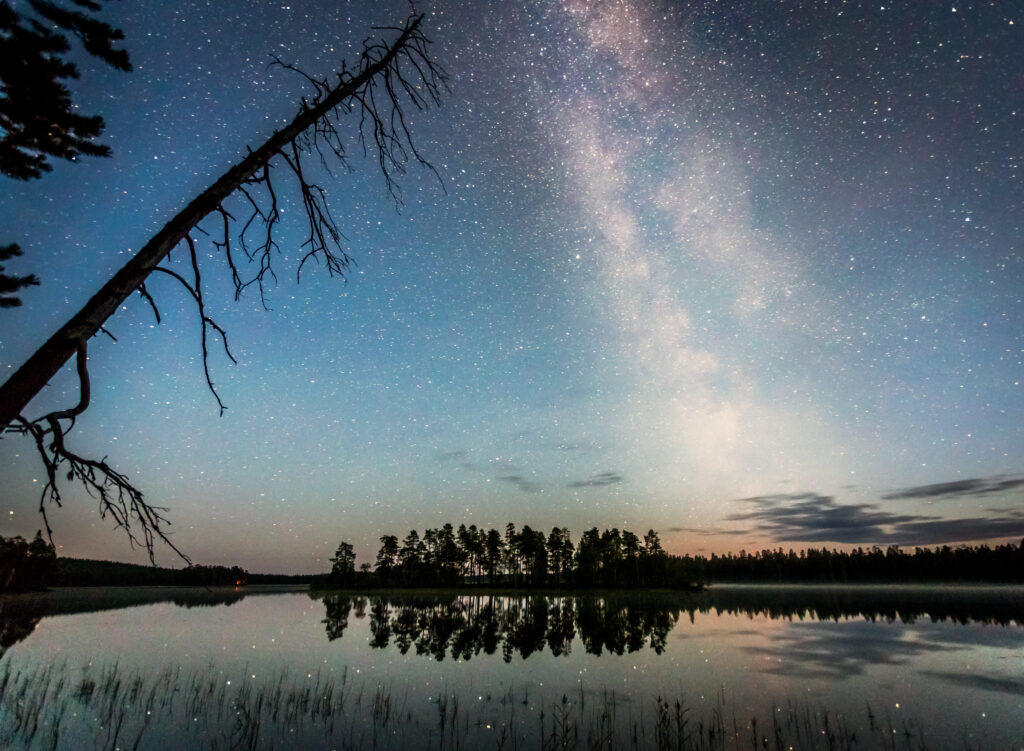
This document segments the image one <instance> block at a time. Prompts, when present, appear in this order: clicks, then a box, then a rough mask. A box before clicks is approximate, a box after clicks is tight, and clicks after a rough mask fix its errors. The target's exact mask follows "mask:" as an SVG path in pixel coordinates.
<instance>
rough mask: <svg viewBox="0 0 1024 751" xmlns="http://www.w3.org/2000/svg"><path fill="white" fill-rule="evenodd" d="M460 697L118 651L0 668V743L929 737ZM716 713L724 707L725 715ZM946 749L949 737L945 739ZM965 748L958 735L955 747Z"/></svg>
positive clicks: (604, 704) (874, 726)
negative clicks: (147, 667) (72, 662)
mask: <svg viewBox="0 0 1024 751" xmlns="http://www.w3.org/2000/svg"><path fill="white" fill-rule="evenodd" d="M480 699H481V700H480V701H479V702H467V701H465V697H460V696H459V695H458V694H457V693H455V692H446V693H443V694H441V695H439V696H436V697H434V698H433V700H432V702H431V704H432V705H433V707H432V709H430V708H429V707H425V706H423V702H418V701H412V700H410V695H409V692H408V689H406V690H405V691H401V690H396V688H395V687H394V686H389V685H384V684H368V683H358V682H353V681H352V680H351V679H350V677H349V674H348V672H347V671H344V672H342V673H341V674H340V676H337V677H335V676H330V675H328V676H324V675H322V674H320V673H317V674H315V675H304V676H292V675H289V674H288V673H287V672H284V671H282V672H280V673H278V674H276V675H274V676H271V677H266V678H261V679H259V680H256V679H254V678H252V677H249V678H247V679H245V680H242V681H240V682H229V681H226V680H225V679H224V678H223V677H222V675H221V674H220V673H218V671H217V670H216V669H215V668H214V666H212V665H211V666H210V667H209V670H208V671H205V672H198V671H197V672H191V673H187V672H183V671H182V670H181V669H180V668H176V667H167V668H165V669H163V670H161V671H159V672H157V673H154V674H151V675H150V674H146V675H143V674H140V673H137V672H132V671H128V670H125V669H124V668H122V667H121V666H119V665H118V664H117V663H114V664H112V665H108V666H105V667H100V668H99V669H97V668H94V667H89V668H85V669H79V670H77V671H74V670H71V669H69V667H68V666H67V665H66V664H63V663H56V664H52V665H46V666H40V667H34V668H18V667H12V666H11V663H9V662H8V663H5V664H4V665H2V666H0V748H5V749H7V748H9V749H26V750H27V751H33V750H34V749H76V750H77V749H83V750H88V749H107V748H121V749H132V750H133V751H144V750H145V749H157V750H158V751H163V750H164V749H167V748H190V749H211V750H213V749H216V750H220V749H232V750H238V751H241V750H243V749H245V750H248V751H256V750H258V749H290V748H337V749H381V750H382V751H383V750H385V749H431V750H438V751H446V750H452V751H454V750H456V749H488V748H494V749H515V750H519V749H540V750H541V751H549V750H550V751H555V750H558V751H564V750H566V749H578V750H580V751H582V750H586V749H607V748H616V749H619V748H624V749H625V748H635V749H649V748H651V749H659V750H662V749H663V750H665V751H669V750H672V751H717V750H719V749H721V750H723V751H725V750H735V751H739V750H740V749H743V750H746V749H759V750H761V751H763V750H764V749H774V750H776V751H781V750H782V749H790V748H793V749H812V750H814V749H829V750H830V751H853V750H854V749H864V748H878V749H883V748H884V749H891V750H892V751H897V750H900V751H921V750H923V749H926V748H928V746H927V744H926V743H925V739H924V735H923V732H922V729H921V727H920V726H918V725H916V724H915V723H912V722H910V721H906V722H901V723H899V724H898V725H897V724H896V723H894V722H893V720H892V718H891V717H888V716H887V717H884V718H882V717H879V716H878V714H877V713H875V712H874V711H873V710H872V709H871V707H870V706H868V707H865V710H864V713H863V714H862V715H859V716H857V717H850V716H845V715H842V714H837V713H835V712H833V711H830V710H829V709H828V708H827V707H822V706H816V705H813V704H811V703H809V702H804V701H794V700H790V701H787V702H784V703H781V704H770V705H769V712H768V716H767V717H765V716H762V717H756V716H753V717H750V718H749V719H748V720H746V721H744V720H742V719H738V715H737V711H738V710H737V708H735V707H733V706H730V705H729V704H728V703H727V702H726V700H725V697H724V695H723V694H720V695H719V696H718V697H717V699H716V702H715V703H714V704H713V705H712V706H710V707H709V708H705V709H703V710H698V709H697V708H695V707H693V706H689V705H687V703H686V701H685V700H684V697H681V696H680V697H662V696H659V697H657V699H656V700H655V701H654V702H653V706H634V704H633V702H631V701H623V697H620V696H617V695H616V694H615V692H614V691H604V692H601V693H599V694H594V693H589V694H588V693H587V692H585V691H584V690H583V688H582V687H580V690H579V692H578V693H573V694H572V695H571V696H570V695H569V694H562V695H561V696H557V697H552V698H545V697H542V696H531V694H530V693H529V691H528V690H527V689H526V688H525V687H524V688H523V689H522V690H521V691H520V690H516V691H513V690H512V689H509V690H508V692H507V693H506V694H505V695H503V696H499V697H492V696H490V695H487V696H486V697H480ZM726 718H731V721H727V720H726ZM942 747H943V748H948V747H949V742H948V739H947V740H946V741H945V742H944V743H943V744H942ZM970 747H971V746H970V745H969V744H968V743H967V741H966V740H965V741H964V742H963V748H970Z"/></svg>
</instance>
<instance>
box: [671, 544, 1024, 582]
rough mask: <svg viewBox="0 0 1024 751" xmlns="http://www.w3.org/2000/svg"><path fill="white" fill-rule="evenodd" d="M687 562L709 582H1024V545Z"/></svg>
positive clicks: (768, 553) (770, 554)
mask: <svg viewBox="0 0 1024 751" xmlns="http://www.w3.org/2000/svg"><path fill="white" fill-rule="evenodd" d="M685 559H686V560H687V565H688V566H689V567H690V569H691V570H693V571H694V572H696V575H697V576H698V578H699V579H700V580H701V581H705V582H762V583H770V582H840V583H842V582H853V583H856V582H882V583H886V582H887V583H899V582H949V581H973V582H1024V540H1021V543H1020V545H1014V544H1013V543H1006V544H1003V545H996V546H994V547H989V546H988V545H960V546H957V547H952V546H950V545H942V546H941V547H934V548H928V547H915V548H914V549H913V551H910V550H906V549H904V548H901V547H900V546H898V545H890V546H888V547H887V548H884V549H883V548H881V547H879V546H877V545H876V546H873V547H871V548H867V549H865V548H863V547H857V548H854V549H852V550H829V549H827V548H820V549H819V548H809V549H807V550H801V551H800V552H799V553H798V552H796V551H794V550H792V549H790V550H789V551H786V552H783V550H782V548H777V549H775V550H769V549H765V550H761V551H759V552H754V553H747V552H746V551H745V550H741V551H740V552H739V554H732V553H729V554H726V555H722V556H719V555H714V554H712V555H711V556H710V557H705V556H693V557H691V556H685Z"/></svg>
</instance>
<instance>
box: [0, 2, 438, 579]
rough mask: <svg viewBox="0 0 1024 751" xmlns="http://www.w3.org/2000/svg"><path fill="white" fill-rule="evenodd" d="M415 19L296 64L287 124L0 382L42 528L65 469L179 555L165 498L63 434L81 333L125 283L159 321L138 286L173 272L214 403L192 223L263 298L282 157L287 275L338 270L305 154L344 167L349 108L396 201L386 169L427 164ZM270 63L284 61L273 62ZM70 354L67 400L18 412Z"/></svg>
mask: <svg viewBox="0 0 1024 751" xmlns="http://www.w3.org/2000/svg"><path fill="white" fill-rule="evenodd" d="M422 22H423V17H422V16H412V17H410V18H409V19H408V20H407V21H406V23H405V24H404V25H403V26H401V27H383V28H382V29H378V31H382V32H383V33H385V34H390V35H393V38H392V40H391V41H387V40H368V41H367V42H366V44H365V45H364V49H363V52H362V54H361V57H360V59H359V63H358V66H357V67H356V68H355V69H354V70H350V69H349V68H348V67H347V66H346V65H345V64H343V65H342V68H341V70H340V71H338V72H337V73H336V80H334V81H329V80H325V79H324V80H322V79H315V78H312V77H310V76H308V75H306V74H305V73H302V74H301V75H302V76H303V77H304V78H305V80H306V81H307V83H308V84H309V85H310V86H312V88H313V92H314V94H313V96H312V98H311V99H310V100H308V101H307V100H306V99H305V98H304V99H303V100H302V105H301V108H300V110H299V112H298V114H297V115H296V116H295V118H294V119H293V120H292V121H291V123H290V124H289V125H288V126H287V127H285V128H283V129H281V130H279V131H277V132H275V133H274V134H273V135H272V136H270V138H268V139H267V140H266V142H265V143H264V144H263V145H262V146H260V147H259V148H258V149H256V150H255V151H253V150H250V151H249V154H248V155H247V156H246V157H245V158H244V159H242V161H240V162H239V163H238V164H236V165H234V166H233V167H231V169H229V170H228V171H227V172H225V173H224V174H223V175H222V176H221V177H220V178H219V179H218V180H217V181H216V182H214V183H213V185H211V186H210V187H209V188H207V189H206V190H205V191H203V192H202V193H201V194H200V195H199V196H197V197H196V198H195V199H194V200H193V201H192V202H191V203H189V204H188V206H186V207H185V208H184V209H183V210H182V211H181V212H180V213H178V215H177V216H175V217H174V218H173V219H171V221H169V222H168V223H167V224H166V225H165V226H164V227H163V229H161V230H160V231H159V232H157V233H156V235H154V236H153V238H152V239H150V240H149V242H147V243H146V244H145V245H144V246H143V247H142V249H141V250H139V252H138V253H136V254H135V256H134V257H133V258H132V259H131V260H130V261H128V263H126V264H125V265H124V267H123V268H122V269H121V270H120V271H118V272H117V273H116V274H115V275H114V277H113V278H112V279H111V280H110V281H109V282H107V283H106V284H105V285H104V286H103V287H102V289H100V291H99V292H97V293H96V294H95V295H93V297H92V299H90V300H89V302H88V303H86V305H85V307H83V308H82V309H81V310H80V311H79V312H78V313H77V314H76V315H75V316H74V317H72V318H71V320H69V321H68V322H67V323H65V324H64V325H63V326H62V327H61V328H60V329H59V330H58V331H57V333H55V334H54V335H53V336H51V337H50V338H49V339H48V340H47V341H46V343H45V344H43V346H42V347H40V348H39V349H38V350H37V351H36V353H35V354H34V355H32V356H31V357H30V358H29V359H28V361H27V362H26V363H25V364H24V365H22V366H21V368H19V369H18V370H17V371H16V372H15V373H14V375H12V376H11V377H10V379H8V381H7V382H6V383H5V384H3V386H0V432H8V433H20V434H27V435H29V436H31V438H32V439H33V440H34V441H35V445H36V448H37V449H38V453H39V455H40V456H41V458H42V461H43V464H44V466H45V469H46V483H45V486H44V488H43V491H42V495H41V497H40V501H39V510H40V512H41V514H42V516H43V520H44V523H45V526H46V531H47V534H48V535H51V536H52V530H51V528H50V524H49V520H48V518H47V508H48V506H49V504H51V503H52V504H56V505H57V506H60V504H61V492H60V488H59V486H58V479H59V476H60V475H65V477H66V479H67V480H68V481H73V480H78V481H80V482H81V483H82V484H83V485H84V486H85V489H86V490H87V491H88V492H89V494H90V495H91V496H93V497H95V498H97V499H98V500H99V509H100V514H101V516H104V517H106V516H107V515H109V516H110V517H111V518H112V519H113V521H114V523H115V524H116V525H117V526H118V527H120V528H122V529H124V531H125V532H126V533H127V535H128V538H129V540H130V542H131V543H132V545H140V546H143V547H145V548H146V550H147V551H148V553H149V556H150V560H153V553H154V544H155V543H156V542H157V541H162V542H164V543H165V544H167V545H168V546H169V547H170V548H171V549H172V550H174V551H175V552H177V553H178V555H180V556H181V557H182V558H184V559H185V560H186V561H188V557H187V556H186V555H185V554H184V553H182V551H180V550H179V549H178V548H177V547H176V546H175V545H174V543H173V542H172V541H171V540H170V538H169V537H168V531H167V526H168V525H169V522H168V520H167V518H166V516H165V512H166V509H165V508H162V507H159V506H154V505H151V504H150V503H149V502H147V501H146V500H145V499H144V497H143V494H142V493H141V492H140V491H139V490H138V489H137V488H136V487H135V486H134V485H133V484H132V483H131V482H130V481H129V479H128V478H127V477H126V476H124V475H123V474H121V473H119V472H118V471H117V470H115V469H114V468H113V467H112V466H111V465H110V464H108V463H107V461H106V459H100V460H98V459H92V458H88V457H85V456H81V455H80V454H77V453H75V452H74V451H72V450H71V449H70V448H69V447H68V445H67V442H66V440H65V438H66V436H67V434H68V431H69V430H71V428H72V427H73V426H74V424H75V420H76V419H77V418H78V416H79V415H81V414H82V413H83V412H84V411H85V410H86V408H87V407H88V406H89V390H90V384H89V371H88V357H87V354H86V346H87V343H88V341H89V339H90V338H91V337H93V336H94V335H96V334H97V333H99V332H104V333H109V332H107V331H106V329H105V328H104V324H105V322H106V321H107V319H108V318H109V317H110V316H111V315H113V313H114V312H115V311H116V310H117V308H118V306H119V305H121V303H122V302H124V301H125V300H126V299H127V298H128V297H129V296H130V295H131V294H132V293H134V292H138V293H139V294H140V295H141V296H142V297H143V298H144V299H145V300H146V301H147V303H148V304H149V305H150V306H151V307H152V309H153V313H154V315H155V316H156V319H157V321H158V322H159V320H160V313H159V310H158V308H157V305H156V302H155V300H154V299H153V298H152V297H151V296H150V294H149V292H148V291H147V289H146V280H147V278H148V277H149V275H150V274H151V273H153V272H160V273H162V274H165V275H168V276H170V277H172V278H174V279H175V280H177V281H178V282H179V283H180V284H181V285H182V286H183V287H184V288H185V289H186V290H187V292H188V295H189V296H190V297H191V298H192V300H193V302H194V303H195V306H196V311H197V314H198V317H199V320H200V324H201V332H202V336H201V347H202V354H203V370H204V374H205V376H206V384H207V387H208V388H209V390H210V391H211V392H212V394H213V396H214V398H215V399H216V401H217V404H218V406H219V408H220V410H221V412H222V413H223V411H224V404H223V402H222V401H221V399H220V396H219V395H218V394H217V391H216V389H215V388H214V385H213V380H212V378H211V377H210V370H209V363H208V356H209V340H210V337H211V336H213V337H216V338H219V340H220V345H221V346H222V347H223V349H224V351H225V353H226V354H227V356H228V357H229V358H230V359H231V360H232V361H234V358H233V357H232V356H231V352H230V349H229V348H228V343H227V334H226V332H225V331H224V330H223V329H222V328H221V327H220V326H219V325H218V324H217V323H216V322H215V321H214V320H213V318H211V317H210V315H209V313H208V311H207V307H206V301H205V299H204V297H203V289H202V277H201V274H200V268H199V261H198V255H197V251H196V240H195V238H194V237H193V232H194V231H199V232H202V233H203V234H208V233H207V232H206V231H205V230H203V229H201V228H200V227H199V224H200V222H202V221H203V220H204V219H206V218H207V217H210V216H211V215H213V217H214V218H215V220H216V222H217V227H218V229H217V230H216V231H215V233H214V237H215V238H216V239H214V240H213V244H214V246H215V247H216V248H217V250H218V251H219V252H220V255H221V256H222V257H223V260H224V262H225V263H226V266H227V269H228V271H229V273H230V274H231V278H232V280H233V281H234V287H235V298H236V299H238V297H239V296H240V295H241V294H242V292H243V291H245V289H246V288H248V287H250V286H255V287H256V288H257V289H258V290H259V294H260V296H261V300H262V299H263V293H264V285H265V283H266V282H267V281H268V275H269V278H270V279H273V278H276V277H275V276H274V268H273V259H274V255H275V253H276V251H277V250H278V246H277V241H276V237H277V233H276V231H277V229H278V222H279V221H280V212H279V208H278V195H279V194H278V190H279V188H278V187H277V184H278V177H276V176H275V172H274V170H275V169H278V168H282V167H283V168H284V172H285V174H286V175H287V174H289V173H290V175H291V176H292V177H293V178H294V179H295V183H296V185H297V190H298V197H299V203H300V204H301V205H302V207H303V209H304V210H305V224H306V227H307V230H308V234H307V236H306V239H305V242H304V243H303V245H302V250H303V251H304V253H303V256H302V260H301V261H300V263H299V266H298V269H297V271H296V274H297V275H298V274H299V273H301V270H302V268H303V267H304V266H305V264H306V263H307V262H311V261H312V262H316V263H318V264H319V265H321V266H323V267H325V268H326V269H327V272H328V273H329V274H331V275H334V274H340V275H342V276H344V274H345V272H346V270H347V269H348V267H349V265H350V263H351V260H352V259H351V258H350V256H349V255H348V253H347V252H346V250H345V247H344V246H343V244H342V235H341V233H340V231H339V228H338V225H337V223H336V222H335V220H334V218H333V217H332V216H331V212H330V209H329V207H328V204H327V200H326V193H325V191H324V189H323V188H322V187H320V186H319V185H317V184H315V183H313V182H311V181H310V179H309V177H308V171H307V166H306V161H305V160H308V159H309V158H311V157H315V158H317V159H319V160H320V162H321V163H322V164H323V165H326V164H327V160H328V159H332V158H333V159H336V160H339V161H340V162H341V164H342V165H345V166H346V167H347V162H346V149H345V146H344V141H343V138H342V135H341V131H340V127H341V124H342V122H341V121H342V118H343V117H345V116H347V115H350V116H352V117H354V118H358V127H359V143H360V145H361V146H362V149H363V151H364V153H365V154H373V155H374V156H375V158H376V161H377V165H378V167H379V169H380V171H381V173H382V174H383V177H384V181H385V186H386V189H387V191H388V193H389V194H390V196H391V197H392V198H393V199H394V201H395V202H396V203H400V202H401V195H400V192H399V186H398V183H397V182H396V180H397V179H398V178H399V177H400V176H401V175H402V174H403V172H404V170H405V167H406V165H407V164H409V163H410V162H413V161H414V162H418V163H419V164H421V165H423V166H424V167H426V168H427V169H429V170H431V171H434V170H433V167H432V166H431V165H430V164H429V163H428V162H427V161H426V160H425V159H424V158H423V157H422V156H421V155H420V153H419V152H418V151H417V150H416V146H415V145H414V143H413V139H412V134H411V132H410V130H409V126H408V122H407V120H406V116H405V112H404V110H403V108H408V107H410V106H411V107H413V108H416V109H419V110H423V109H426V108H427V107H428V106H430V105H431V104H437V103H438V102H439V101H440V96H441V94H442V93H443V91H444V90H445V89H446V87H447V79H446V76H445V73H444V70H443V69H442V68H441V67H440V66H439V65H438V64H437V63H436V62H434V61H433V60H432V58H431V57H430V55H429V54H428V51H429V50H428V47H429V44H430V42H429V40H428V39H427V37H426V36H425V35H424V33H423V31H422V28H421V25H422ZM276 64H278V65H282V66H283V67H286V68H289V69H291V70H294V68H291V66H288V65H284V64H283V63H280V61H276ZM434 174H435V175H436V174H437V173H436V171H434ZM231 196H237V197H240V198H241V199H242V204H243V205H244V206H246V207H247V208H246V211H247V215H241V216H239V217H238V218H236V217H235V216H234V215H232V213H230V212H229V210H228V209H227V208H226V207H225V202H226V201H227V199H228V198H229V197H231ZM181 246H184V248H185V249H186V250H187V252H188V255H189V259H190V261H191V264H190V266H191V274H190V276H191V278H186V276H184V275H182V274H180V273H178V272H177V271H175V270H173V269H171V268H168V267H166V266H162V265H160V264H161V262H163V261H164V259H166V258H167V257H168V255H169V254H170V253H171V251H172V250H174V249H175V248H178V247H181ZM248 269H254V270H253V271H251V275H249V276H246V275H245V274H244V272H245V271H246V270H248ZM72 357H74V358H75V362H76V369H77V374H78V381H79V384H80V396H79V401H78V404H77V405H75V406H74V407H71V408H69V409H64V410H57V411H51V412H49V413H47V414H44V415H42V416H39V417H26V416H25V414H24V413H25V410H26V408H27V407H28V406H29V403H30V402H31V401H32V399H33V398H34V397H35V396H36V395H37V394H38V393H39V392H40V391H42V389H43V387H45V386H46V384H47V383H48V382H49V380H50V379H51V378H53V377H54V376H55V375H56V374H57V372H58V371H59V370H60V369H61V368H62V367H64V365H65V363H67V362H68V361H69V360H70V359H71V358H72Z"/></svg>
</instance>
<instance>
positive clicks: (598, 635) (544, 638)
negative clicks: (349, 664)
mask: <svg viewBox="0 0 1024 751" xmlns="http://www.w3.org/2000/svg"><path fill="white" fill-rule="evenodd" d="M323 602H324V608H325V611H326V617H325V618H324V621H323V623H324V626H325V630H326V633H327V638H328V639H329V640H331V641H333V640H335V639H340V638H341V637H342V636H343V635H344V633H345V630H346V629H347V628H348V625H349V618H350V617H352V616H355V617H356V618H360V619H361V618H365V617H367V615H369V619H370V620H369V627H370V634H371V637H370V642H369V643H370V646H371V647H372V648H374V649H384V648H385V647H387V646H388V645H389V644H394V646H395V647H396V648H397V649H398V650H399V651H400V652H401V653H402V654H407V653H409V652H410V650H412V652H413V653H414V654H417V655H424V656H429V657H432V658H434V659H436V660H443V659H445V657H450V658H451V659H453V660H468V659H470V658H471V657H473V656H474V655H478V654H481V653H483V654H488V655H491V654H495V653H500V654H501V655H502V658H503V659H504V660H505V662H509V661H511V660H512V657H513V656H514V655H517V654H518V655H520V656H521V657H523V658H526V657H529V656H530V655H532V654H534V653H540V652H543V651H544V650H545V649H547V650H548V651H550V652H551V654H553V655H555V656H556V657H557V656H559V655H563V654H569V653H570V652H571V651H572V646H573V641H574V640H575V639H576V637H577V635H578V636H579V638H580V641H581V642H582V644H583V648H584V649H585V650H586V651H587V652H588V653H589V654H595V655H600V654H602V653H604V652H608V653H611V654H617V655H621V654H624V653H625V652H636V651H638V650H640V649H643V648H644V647H649V648H651V649H653V650H654V651H655V652H657V653H659V654H660V653H661V652H663V651H664V650H665V642H666V639H667V637H668V634H669V633H670V632H671V630H672V628H673V627H674V626H675V624H676V621H677V620H678V618H679V614H680V612H681V611H680V607H679V606H678V605H677V606H675V607H642V606H639V605H638V604H637V603H627V602H623V601H616V600H610V599H605V598H596V597H586V598H577V597H544V596H529V597H501V596H490V595H479V596H467V597H459V598H455V599H447V600H442V599H433V598H424V599H414V598H410V599H406V598H403V599H402V600H400V601H394V600H389V599H388V598H385V597H369V598H367V597H359V596H356V597H353V596H351V595H343V594H328V595H325V596H324V597H323Z"/></svg>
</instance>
